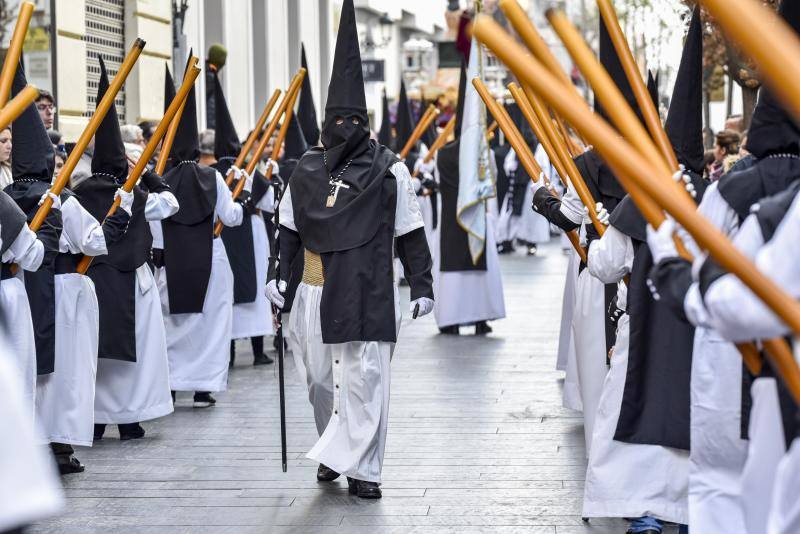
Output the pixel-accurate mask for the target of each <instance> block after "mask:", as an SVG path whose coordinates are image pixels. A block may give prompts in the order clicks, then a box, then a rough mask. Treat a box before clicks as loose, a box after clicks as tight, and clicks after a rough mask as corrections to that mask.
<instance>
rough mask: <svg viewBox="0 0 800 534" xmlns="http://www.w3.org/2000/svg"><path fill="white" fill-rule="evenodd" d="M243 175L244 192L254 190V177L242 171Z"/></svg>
mask: <svg viewBox="0 0 800 534" xmlns="http://www.w3.org/2000/svg"><path fill="white" fill-rule="evenodd" d="M242 174H243V175H244V190H245V191H252V190H253V177H252V176H251V175H249V174H247V171H245V170H242Z"/></svg>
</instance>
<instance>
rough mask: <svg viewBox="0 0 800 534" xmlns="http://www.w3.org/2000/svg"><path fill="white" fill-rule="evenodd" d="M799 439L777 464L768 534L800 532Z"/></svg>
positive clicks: (793, 533)
mask: <svg viewBox="0 0 800 534" xmlns="http://www.w3.org/2000/svg"><path fill="white" fill-rule="evenodd" d="M797 473H800V439H795V440H794V442H793V443H792V447H791V448H790V449H789V452H788V453H786V455H785V456H784V457H783V459H782V460H781V462H780V464H779V465H778V474H777V476H776V477H775V487H774V490H773V497H772V507H771V508H770V512H769V521H768V523H767V532H768V533H769V534H795V533H797V532H800V499H798V498H797V496H798V495H800V477H799V476H797Z"/></svg>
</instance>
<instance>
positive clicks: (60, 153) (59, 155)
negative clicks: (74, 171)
mask: <svg viewBox="0 0 800 534" xmlns="http://www.w3.org/2000/svg"><path fill="white" fill-rule="evenodd" d="M65 161H67V152H66V151H65V150H64V149H63V148H59V147H56V166H55V168H54V169H53V176H54V177H55V176H58V173H60V172H61V168H62V167H64V162H65Z"/></svg>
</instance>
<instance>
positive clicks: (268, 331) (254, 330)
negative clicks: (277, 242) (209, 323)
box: [231, 187, 275, 339]
mask: <svg viewBox="0 0 800 534" xmlns="http://www.w3.org/2000/svg"><path fill="white" fill-rule="evenodd" d="M274 203H275V193H274V191H273V189H272V188H271V187H270V188H269V191H267V193H266V194H265V195H264V197H263V198H262V199H261V200H260V201H259V203H258V204H257V205H256V207H257V208H258V209H260V210H264V211H267V210H268V207H269V206H270V205H271V204H274ZM250 217H251V221H250V222H251V226H252V227H253V252H254V254H255V259H256V282H257V290H256V300H254V301H253V302H244V303H241V304H234V305H233V327H232V329H231V339H241V338H246V337H253V336H271V335H273V334H274V333H275V330H274V329H273V326H272V308H271V306H270V303H269V300H267V295H266V294H265V293H264V286H265V285H266V284H267V266H268V263H269V254H270V251H269V239H268V238H267V227H266V226H264V218H263V217H262V216H261V214H256V215H250Z"/></svg>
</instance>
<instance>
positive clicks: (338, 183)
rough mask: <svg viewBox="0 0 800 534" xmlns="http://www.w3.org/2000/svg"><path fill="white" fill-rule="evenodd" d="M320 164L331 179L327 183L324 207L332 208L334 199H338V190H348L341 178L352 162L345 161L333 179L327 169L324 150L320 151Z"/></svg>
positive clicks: (326, 154)
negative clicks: (328, 188) (328, 186)
mask: <svg viewBox="0 0 800 534" xmlns="http://www.w3.org/2000/svg"><path fill="white" fill-rule="evenodd" d="M322 162H323V164H324V165H325V170H326V171H327V172H328V175H329V176H330V178H331V179H330V181H328V185H330V190H329V191H328V198H327V199H326V201H325V207H326V208H332V207H333V206H334V205H335V204H336V199H337V198H338V197H339V189H341V188H345V189H350V186H349V185H347V184H346V183H344V182H343V181H342V179H341V178H342V175H343V174H344V173H345V171H346V170H347V169H348V168H349V167H350V164H351V163H353V160H352V159H349V160H347V163H345V165H344V167H342V170H341V171H339V174H337V175H336V177H335V178H334V176H333V174H331V171H330V169H328V152H327V151H326V150H323V151H322Z"/></svg>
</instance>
